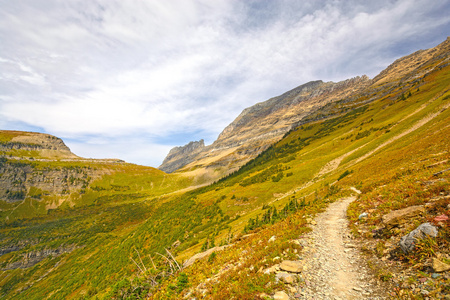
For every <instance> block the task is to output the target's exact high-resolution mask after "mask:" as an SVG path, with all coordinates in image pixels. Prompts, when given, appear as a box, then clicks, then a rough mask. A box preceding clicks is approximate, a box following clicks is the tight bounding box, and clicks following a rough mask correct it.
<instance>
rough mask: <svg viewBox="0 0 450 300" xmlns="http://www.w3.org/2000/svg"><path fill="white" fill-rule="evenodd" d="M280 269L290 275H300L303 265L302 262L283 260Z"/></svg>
mask: <svg viewBox="0 0 450 300" xmlns="http://www.w3.org/2000/svg"><path fill="white" fill-rule="evenodd" d="M280 269H281V270H283V271H286V272H290V273H300V272H301V271H302V269H303V265H302V263H301V262H300V261H296V260H283V261H282V262H281V264H280Z"/></svg>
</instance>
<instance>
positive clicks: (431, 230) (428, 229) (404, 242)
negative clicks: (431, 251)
mask: <svg viewBox="0 0 450 300" xmlns="http://www.w3.org/2000/svg"><path fill="white" fill-rule="evenodd" d="M437 233H438V231H437V229H436V227H435V226H433V225H431V224H430V223H423V224H421V225H419V227H417V228H416V229H414V230H413V231H411V232H410V233H408V234H407V235H405V236H403V237H402V238H401V239H400V248H401V249H402V250H403V252H404V253H409V252H411V251H413V250H414V249H415V247H416V245H415V242H416V241H417V240H418V239H423V238H426V237H436V236H437Z"/></svg>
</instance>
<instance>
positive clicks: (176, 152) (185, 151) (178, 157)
mask: <svg viewBox="0 0 450 300" xmlns="http://www.w3.org/2000/svg"><path fill="white" fill-rule="evenodd" d="M204 148H205V141H204V140H200V141H198V142H190V143H188V144H186V145H184V146H183V147H174V148H172V149H171V150H170V151H169V154H168V155H167V156H166V158H165V159H164V161H163V163H162V164H161V166H159V169H160V170H162V171H164V172H167V173H171V172H174V171H175V170H177V169H179V168H181V167H183V166H185V165H187V164H189V163H191V162H192V161H193V160H194V158H195V157H196V155H197V154H198V153H200V152H201V151H202V150H203V149H204Z"/></svg>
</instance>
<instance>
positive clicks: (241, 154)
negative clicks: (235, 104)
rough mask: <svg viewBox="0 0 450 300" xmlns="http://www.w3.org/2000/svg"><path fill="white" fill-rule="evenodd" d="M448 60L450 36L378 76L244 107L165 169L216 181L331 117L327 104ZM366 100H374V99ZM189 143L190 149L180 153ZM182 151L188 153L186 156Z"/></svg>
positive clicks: (419, 74)
mask: <svg viewBox="0 0 450 300" xmlns="http://www.w3.org/2000/svg"><path fill="white" fill-rule="evenodd" d="M449 63H450V38H448V39H447V40H446V41H444V42H443V43H441V44H440V45H438V46H436V47H435V48H431V49H428V50H421V51H417V52H415V53H413V54H411V55H408V56H405V57H403V58H400V59H398V60H396V61H395V62H394V63H392V64H391V65H390V66H389V67H387V68H386V69H385V70H384V71H382V72H381V73H380V74H379V75H377V76H376V77H375V78H374V79H369V78H368V77H367V76H365V75H364V76H360V77H359V76H358V77H355V78H351V79H347V80H344V81H341V82H337V83H336V82H323V81H320V80H318V81H311V82H308V83H306V84H303V85H300V86H298V87H296V88H294V89H292V90H290V91H288V92H286V93H284V94H282V95H280V96H278V97H274V98H271V99H269V100H267V101H264V102H261V103H257V104H255V105H253V106H251V107H249V108H246V109H244V110H243V111H242V113H241V114H240V115H239V116H238V117H237V118H236V119H235V120H234V121H233V122H232V123H231V124H230V125H228V126H227V127H226V128H225V129H224V130H223V131H222V133H220V135H219V137H218V139H217V140H216V141H215V142H214V143H213V144H212V145H209V146H206V147H201V148H196V149H195V150H193V151H187V149H188V148H190V147H188V146H189V144H188V145H186V146H184V147H177V148H174V149H172V151H175V152H176V153H177V155H176V156H174V155H173V154H174V153H175V152H172V151H171V152H170V153H169V155H168V157H167V158H166V160H165V161H164V163H163V164H162V165H161V167H160V169H161V170H164V171H168V172H174V171H177V170H180V171H183V172H188V171H194V170H195V172H197V173H199V172H200V171H201V170H203V172H204V173H203V174H206V175H208V176H210V177H211V178H210V179H211V180H215V179H217V178H218V177H221V176H223V175H227V174H229V173H232V172H233V171H235V170H237V169H239V167H240V166H242V165H244V164H245V163H247V162H248V161H249V160H251V159H252V158H255V157H256V156H258V155H259V154H260V153H261V152H262V151H264V150H266V149H267V148H268V147H269V146H270V145H272V144H274V143H276V142H277V141H278V140H280V139H281V138H282V137H283V135H284V134H286V133H287V132H288V131H289V130H291V129H293V128H295V127H297V126H299V125H302V124H306V123H308V122H312V121H318V120H321V118H322V119H323V118H324V116H326V115H327V114H324V112H326V110H327V107H328V106H331V104H332V103H334V102H338V101H342V103H345V102H347V101H348V100H351V99H353V98H354V97H361V96H362V95H364V96H370V95H376V94H377V92H378V91H381V90H383V91H384V92H385V93H389V92H390V90H389V87H392V88H394V87H395V86H397V85H398V84H399V82H402V81H408V82H409V81H413V82H415V81H417V82H419V81H420V80H421V79H422V78H423V77H424V76H426V75H427V74H428V73H429V72H431V71H433V69H435V68H441V67H444V66H446V65H448V64H449ZM386 87H387V88H386ZM377 97H379V96H377ZM364 101H366V102H369V101H371V98H369V97H368V98H367V100H364ZM329 104H330V105H329ZM185 147H186V151H180V150H182V149H184V148H185ZM179 148H181V149H179ZM183 152H186V153H187V155H186V156H184V154H183ZM196 175H199V174H196Z"/></svg>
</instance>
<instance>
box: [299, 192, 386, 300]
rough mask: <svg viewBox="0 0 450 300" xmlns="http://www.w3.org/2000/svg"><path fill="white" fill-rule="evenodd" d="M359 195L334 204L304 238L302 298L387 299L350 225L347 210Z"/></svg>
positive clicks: (320, 215)
mask: <svg viewBox="0 0 450 300" xmlns="http://www.w3.org/2000/svg"><path fill="white" fill-rule="evenodd" d="M355 199H356V198H355V197H348V198H343V199H341V200H340V201H337V202H334V203H332V204H330V206H329V207H328V209H327V210H326V211H325V212H323V213H321V214H319V215H318V216H317V217H316V219H315V221H314V222H313V231H312V232H311V233H309V234H308V235H307V236H306V239H304V240H302V244H303V246H304V252H303V253H305V254H306V256H305V257H304V258H303V262H304V266H305V267H304V270H303V272H302V277H303V281H302V282H300V290H301V292H300V293H299V295H298V296H297V298H299V299H387V296H386V292H387V291H385V290H384V291H383V287H381V286H378V285H377V282H376V280H375V278H374V277H373V276H372V275H371V273H370V272H369V270H367V269H366V267H365V263H364V261H363V260H362V259H361V257H360V255H359V251H358V249H357V245H355V243H356V242H355V241H354V240H352V239H351V235H350V232H349V229H348V221H347V218H346V215H347V214H346V211H347V207H348V205H349V204H350V203H351V202H352V201H354V200H355Z"/></svg>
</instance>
